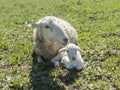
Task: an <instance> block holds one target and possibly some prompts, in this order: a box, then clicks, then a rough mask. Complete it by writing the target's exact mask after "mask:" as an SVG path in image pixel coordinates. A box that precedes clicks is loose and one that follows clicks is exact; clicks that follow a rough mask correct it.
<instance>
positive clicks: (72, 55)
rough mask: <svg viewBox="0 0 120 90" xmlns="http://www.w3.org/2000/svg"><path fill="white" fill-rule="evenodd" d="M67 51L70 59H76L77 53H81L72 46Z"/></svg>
mask: <svg viewBox="0 0 120 90" xmlns="http://www.w3.org/2000/svg"><path fill="white" fill-rule="evenodd" d="M67 53H68V56H69V58H70V60H72V61H75V60H76V58H77V53H79V51H78V50H77V49H76V48H70V49H68V50H67Z"/></svg>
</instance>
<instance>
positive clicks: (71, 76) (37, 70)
mask: <svg viewBox="0 0 120 90" xmlns="http://www.w3.org/2000/svg"><path fill="white" fill-rule="evenodd" d="M35 61H36V58H35V57H33V66H32V70H31V72H30V77H31V85H32V90H68V86H69V85H71V84H73V83H74V82H75V80H76V79H78V78H79V77H80V75H79V74H78V73H79V72H80V71H77V70H76V69H73V70H66V69H65V68H62V70H60V71H57V70H56V69H55V68H54V66H53V65H52V64H51V62H45V61H43V62H41V63H36V62H35ZM56 72H59V74H57V76H55V75H54V74H56Z"/></svg>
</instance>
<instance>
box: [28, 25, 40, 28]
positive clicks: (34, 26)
mask: <svg viewBox="0 0 120 90" xmlns="http://www.w3.org/2000/svg"><path fill="white" fill-rule="evenodd" d="M27 26H28V27H31V28H38V27H39V24H28V25H27Z"/></svg>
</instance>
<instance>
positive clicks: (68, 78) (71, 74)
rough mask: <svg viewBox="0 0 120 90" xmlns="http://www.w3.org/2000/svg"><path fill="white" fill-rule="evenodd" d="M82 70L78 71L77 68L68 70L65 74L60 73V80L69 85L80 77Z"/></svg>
mask: <svg viewBox="0 0 120 90" xmlns="http://www.w3.org/2000/svg"><path fill="white" fill-rule="evenodd" d="M81 71H82V70H80V71H78V70H76V69H72V70H68V71H67V73H66V74H65V75H62V74H61V75H59V78H60V80H61V81H62V82H63V83H64V84H65V85H66V86H69V85H71V84H73V83H74V82H75V80H77V79H78V78H80V73H81Z"/></svg>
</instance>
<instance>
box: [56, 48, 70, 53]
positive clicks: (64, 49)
mask: <svg viewBox="0 0 120 90" xmlns="http://www.w3.org/2000/svg"><path fill="white" fill-rule="evenodd" d="M64 51H68V49H67V48H66V47H64V48H62V49H60V50H59V51H58V52H59V53H61V52H64Z"/></svg>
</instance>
